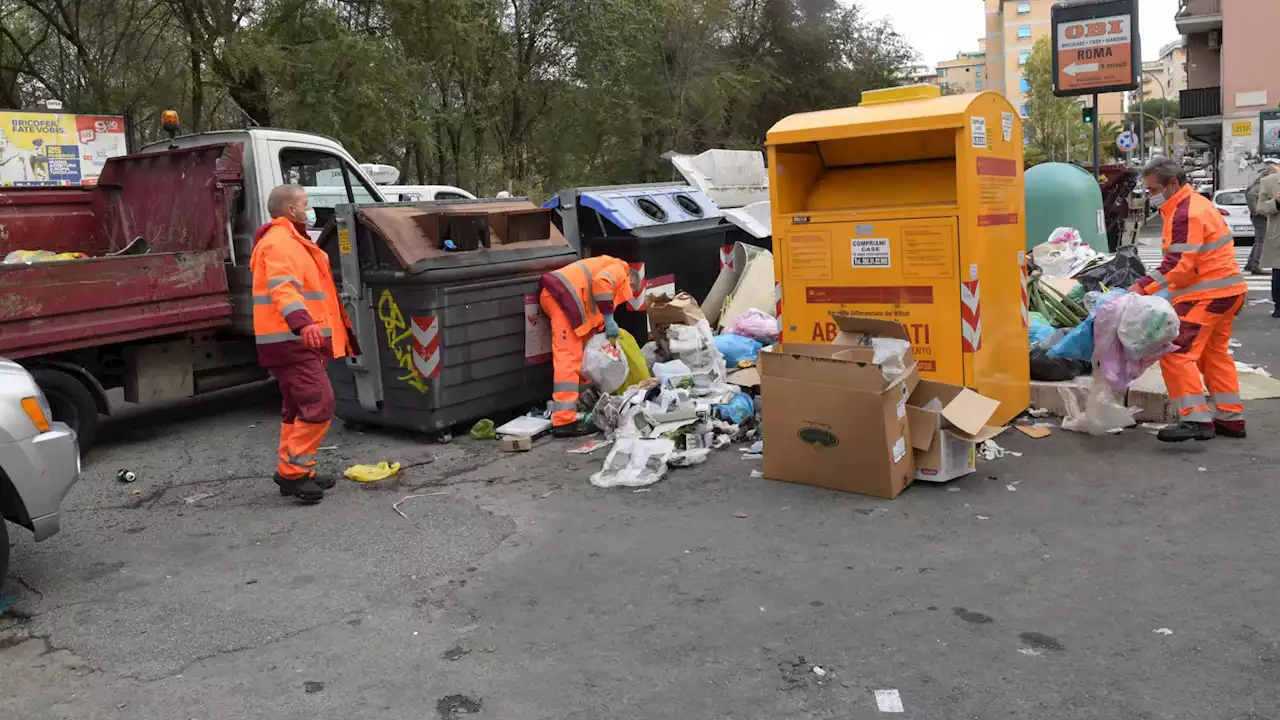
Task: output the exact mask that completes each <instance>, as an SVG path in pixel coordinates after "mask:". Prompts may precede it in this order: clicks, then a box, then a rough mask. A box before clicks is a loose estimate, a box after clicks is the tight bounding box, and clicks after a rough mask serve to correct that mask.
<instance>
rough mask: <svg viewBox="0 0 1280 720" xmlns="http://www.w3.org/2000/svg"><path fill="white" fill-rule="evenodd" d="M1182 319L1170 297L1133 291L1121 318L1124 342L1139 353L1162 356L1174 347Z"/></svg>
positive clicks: (1125, 346)
mask: <svg viewBox="0 0 1280 720" xmlns="http://www.w3.org/2000/svg"><path fill="white" fill-rule="evenodd" d="M1181 328H1182V323H1181V321H1180V320H1179V319H1178V313H1177V311H1176V310H1174V309H1173V306H1172V305H1170V304H1169V301H1168V300H1166V299H1164V298H1162V297H1159V296H1157V295H1150V296H1148V295H1130V296H1129V304H1128V306H1127V307H1125V309H1124V315H1123V316H1122V317H1121V318H1120V328H1119V330H1118V331H1117V332H1118V334H1119V336H1120V344H1121V345H1123V346H1124V349H1125V350H1126V351H1128V352H1129V354H1131V355H1134V356H1137V357H1143V358H1145V357H1158V356H1160V355H1163V354H1165V353H1166V352H1168V351H1169V350H1170V346H1171V345H1172V344H1173V341H1174V340H1177V339H1178V331H1179V330H1181Z"/></svg>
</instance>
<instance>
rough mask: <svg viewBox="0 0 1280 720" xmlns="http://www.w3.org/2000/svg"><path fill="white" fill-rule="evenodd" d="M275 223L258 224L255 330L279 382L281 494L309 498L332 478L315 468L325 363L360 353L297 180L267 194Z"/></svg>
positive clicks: (326, 417)
mask: <svg viewBox="0 0 1280 720" xmlns="http://www.w3.org/2000/svg"><path fill="white" fill-rule="evenodd" d="M267 209H268V211H269V212H270V213H271V222H269V223H267V224H266V225H263V226H262V227H261V228H259V229H258V233H257V236H256V237H255V238H254V247H253V257H252V259H251V260H250V261H249V268H250V269H251V270H252V272H253V332H254V335H256V336H257V341H258V363H259V364H260V365H262V366H263V367H265V368H266V369H267V370H268V371H269V372H270V373H271V375H272V377H274V378H275V379H276V381H277V382H279V384H280V394H281V395H282V396H284V408H283V411H282V413H281V418H280V448H279V463H278V464H277V465H276V472H275V482H276V485H279V486H280V494H281V495H286V496H292V497H295V498H297V499H299V500H301V501H302V502H304V503H306V504H308V505H314V504H316V503H318V502H320V501H321V500H322V499H323V498H324V491H325V490H327V489H329V488H331V487H333V485H334V479H333V478H332V477H320V476H318V475H317V474H316V452H317V451H318V450H319V449H320V445H321V443H322V442H323V441H324V435H325V432H327V431H328V430H329V424H330V423H331V422H332V421H333V409H334V401H333V386H332V385H330V384H329V376H328V375H327V374H326V373H325V366H326V365H328V364H329V361H330V360H333V359H335V358H343V357H346V356H348V355H353V354H357V355H358V354H359V353H360V348H359V347H358V346H357V345H356V344H355V333H353V332H352V331H351V323H350V321H349V320H348V319H347V315H346V312H345V311H344V310H343V308H342V303H341V302H340V300H339V298H338V291H337V288H336V287H334V284H333V274H332V272H330V270H329V256H328V254H327V253H325V252H324V251H323V250H321V249H320V248H318V247H316V245H315V243H313V242H312V241H311V239H310V237H308V235H307V228H309V227H311V226H312V225H314V224H315V221H316V220H315V211H314V210H312V209H311V203H310V202H309V201H308V199H307V193H306V191H305V190H303V189H302V188H301V187H300V186H298V185H281V186H280V187H277V188H275V189H274V190H272V191H271V195H270V197H269V198H268V199H267Z"/></svg>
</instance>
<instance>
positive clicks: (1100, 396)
mask: <svg viewBox="0 0 1280 720" xmlns="http://www.w3.org/2000/svg"><path fill="white" fill-rule="evenodd" d="M1058 392H1059V393H1060V394H1061V396H1062V404H1063V407H1064V408H1065V410H1066V414H1067V416H1066V417H1065V418H1063V420H1062V429H1063V430H1073V431H1075V432H1082V433H1089V434H1090V435H1113V434H1115V433H1118V432H1121V431H1123V430H1124V428H1127V427H1133V425H1134V424H1135V423H1134V420H1133V411H1132V410H1130V409H1129V408H1126V407H1124V406H1123V405H1121V404H1120V403H1117V402H1116V397H1115V395H1114V394H1113V393H1112V392H1111V390H1110V389H1109V388H1108V387H1107V383H1106V382H1105V381H1103V380H1101V379H1100V378H1094V382H1093V383H1092V385H1091V386H1090V388H1089V396H1088V398H1086V399H1085V403H1084V405H1085V406H1084V410H1083V411H1082V410H1081V409H1080V403H1079V401H1077V400H1076V396H1075V394H1074V393H1072V392H1071V391H1070V390H1067V389H1063V388H1060V389H1059V390H1058Z"/></svg>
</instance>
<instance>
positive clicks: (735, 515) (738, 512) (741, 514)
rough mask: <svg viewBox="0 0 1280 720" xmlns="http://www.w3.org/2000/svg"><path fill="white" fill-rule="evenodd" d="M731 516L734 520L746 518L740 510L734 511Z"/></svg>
mask: <svg viewBox="0 0 1280 720" xmlns="http://www.w3.org/2000/svg"><path fill="white" fill-rule="evenodd" d="M733 516H734V517H736V518H744V517H746V516H747V514H746V513H744V512H742V511H741V510H736V511H734V513H733Z"/></svg>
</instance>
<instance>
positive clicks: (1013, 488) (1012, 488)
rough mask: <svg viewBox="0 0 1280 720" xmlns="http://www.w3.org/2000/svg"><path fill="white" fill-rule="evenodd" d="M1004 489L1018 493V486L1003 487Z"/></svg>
mask: <svg viewBox="0 0 1280 720" xmlns="http://www.w3.org/2000/svg"><path fill="white" fill-rule="evenodd" d="M1004 489H1005V490H1008V491H1009V492H1018V486H1017V485H1013V484H1009V485H1005V486H1004Z"/></svg>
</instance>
